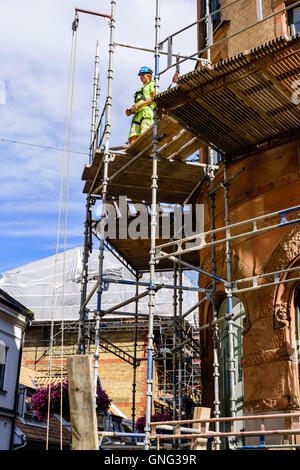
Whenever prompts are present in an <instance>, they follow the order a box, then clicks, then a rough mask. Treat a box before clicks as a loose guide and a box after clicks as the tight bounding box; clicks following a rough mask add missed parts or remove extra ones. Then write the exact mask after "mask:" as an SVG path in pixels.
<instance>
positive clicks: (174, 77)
mask: <svg viewBox="0 0 300 470" xmlns="http://www.w3.org/2000/svg"><path fill="white" fill-rule="evenodd" d="M179 77H180V74H179V73H178V72H176V73H175V74H174V76H173V79H172V82H173V83H177V82H178V80H179Z"/></svg>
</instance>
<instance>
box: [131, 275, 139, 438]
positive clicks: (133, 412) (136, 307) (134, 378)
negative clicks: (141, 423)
mask: <svg viewBox="0 0 300 470" xmlns="http://www.w3.org/2000/svg"><path fill="white" fill-rule="evenodd" d="M138 280H139V276H138V274H137V276H136V281H138ZM135 295H136V297H137V299H136V301H135V315H136V316H135V321H134V344H133V357H134V364H133V379H132V431H133V432H134V426H135V396H136V368H137V361H136V357H137V326H138V312H139V299H138V295H139V285H138V282H137V283H136V287H135Z"/></svg>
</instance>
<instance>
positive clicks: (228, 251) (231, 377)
mask: <svg viewBox="0 0 300 470" xmlns="http://www.w3.org/2000/svg"><path fill="white" fill-rule="evenodd" d="M223 186H224V199H225V225H226V226H228V225H230V217H229V186H230V184H229V182H228V162H227V159H226V158H225V159H224V183H223ZM229 232H230V231H229V230H228V229H226V238H229V237H230V233H229ZM226 267H227V281H228V284H229V286H230V287H228V288H227V289H226V291H227V292H226V294H227V305H228V312H227V313H228V314H229V315H231V314H232V287H231V282H232V278H231V246H230V241H229V240H227V241H226ZM226 321H227V322H228V347H229V389H230V415H231V416H232V417H234V416H235V415H236V404H235V360H234V331H233V320H232V318H230V319H229V320H226Z"/></svg>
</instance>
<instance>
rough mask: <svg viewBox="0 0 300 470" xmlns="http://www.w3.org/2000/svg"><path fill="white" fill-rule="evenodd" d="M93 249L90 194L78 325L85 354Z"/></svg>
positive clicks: (85, 227) (87, 204)
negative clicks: (90, 267) (90, 255)
mask: <svg viewBox="0 0 300 470" xmlns="http://www.w3.org/2000/svg"><path fill="white" fill-rule="evenodd" d="M90 250H91V198H90V197H89V196H88V197H87V199H86V218H85V224H84V247H83V254H82V274H81V289H80V312H79V327H78V343H77V344H78V347H77V352H78V354H85V353H86V351H85V322H86V320H87V318H88V316H87V309H86V307H85V304H86V298H87V284H88V261H89V253H90Z"/></svg>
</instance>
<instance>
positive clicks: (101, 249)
mask: <svg viewBox="0 0 300 470" xmlns="http://www.w3.org/2000/svg"><path fill="white" fill-rule="evenodd" d="M115 6H116V1H115V0H111V16H110V41H109V63H108V76H107V110H106V122H105V143H104V161H103V187H102V209H101V221H100V247H99V277H98V290H97V313H96V329H95V355H94V393H95V398H96V396H97V377H98V366H99V333H100V312H101V302H102V292H103V281H102V277H103V262H104V239H105V233H104V228H105V215H106V195H107V180H108V164H109V140H110V133H111V130H110V127H111V124H110V117H111V107H112V96H111V94H112V80H113V68H112V67H113V55H114V30H115Z"/></svg>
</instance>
